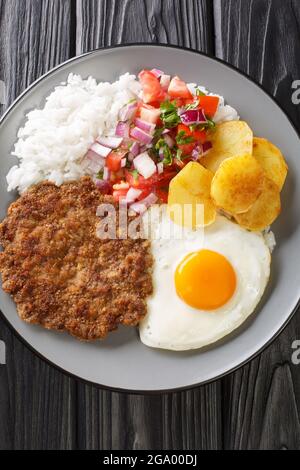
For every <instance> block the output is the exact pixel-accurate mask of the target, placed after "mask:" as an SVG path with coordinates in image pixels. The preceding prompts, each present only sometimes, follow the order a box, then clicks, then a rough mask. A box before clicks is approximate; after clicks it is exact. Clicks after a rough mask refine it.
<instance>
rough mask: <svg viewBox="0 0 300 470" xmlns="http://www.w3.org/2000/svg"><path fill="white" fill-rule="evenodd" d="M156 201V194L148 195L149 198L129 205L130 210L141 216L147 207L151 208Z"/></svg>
mask: <svg viewBox="0 0 300 470" xmlns="http://www.w3.org/2000/svg"><path fill="white" fill-rule="evenodd" d="M157 200H158V197H157V196H156V194H154V193H150V194H149V196H147V197H146V198H145V199H142V200H141V201H139V202H135V203H134V204H131V206H130V209H131V210H133V211H134V212H136V213H137V214H143V213H144V212H146V210H147V209H148V207H150V206H152V204H155V203H156V202H157Z"/></svg>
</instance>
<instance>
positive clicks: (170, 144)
mask: <svg viewBox="0 0 300 470" xmlns="http://www.w3.org/2000/svg"><path fill="white" fill-rule="evenodd" d="M164 141H165V142H166V144H167V146H168V147H169V148H170V149H172V148H173V147H174V145H175V140H174V139H172V137H171V136H169V135H168V134H165V135H164Z"/></svg>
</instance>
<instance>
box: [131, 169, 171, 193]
mask: <svg viewBox="0 0 300 470" xmlns="http://www.w3.org/2000/svg"><path fill="white" fill-rule="evenodd" d="M176 174H177V172H176V171H174V169H172V168H171V169H168V170H165V171H164V172H163V173H161V174H158V173H156V174H155V175H153V176H151V177H150V178H147V179H145V178H144V177H143V176H141V175H136V174H133V173H132V172H130V171H128V170H126V172H125V175H126V181H127V182H128V184H129V185H130V186H132V187H133V188H136V189H142V190H147V189H149V188H150V189H151V188H152V189H154V188H160V187H162V186H165V185H168V183H169V182H170V181H171V179H172V178H174V176H176Z"/></svg>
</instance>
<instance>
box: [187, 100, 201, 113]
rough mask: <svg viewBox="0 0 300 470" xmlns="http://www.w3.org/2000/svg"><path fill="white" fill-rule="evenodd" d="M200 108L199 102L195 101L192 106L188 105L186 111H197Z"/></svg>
mask: <svg viewBox="0 0 300 470" xmlns="http://www.w3.org/2000/svg"><path fill="white" fill-rule="evenodd" d="M198 106H199V101H198V100H196V101H194V103H190V104H188V105H187V106H185V109H186V110H187V111H189V110H190V109H197V108H198Z"/></svg>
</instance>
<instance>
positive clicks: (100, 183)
mask: <svg viewBox="0 0 300 470" xmlns="http://www.w3.org/2000/svg"><path fill="white" fill-rule="evenodd" d="M94 183H95V185H96V187H97V188H98V189H100V191H101V192H102V193H103V194H109V193H110V191H111V184H110V183H109V181H104V180H99V179H97V178H94ZM101 213H102V212H101ZM97 215H98V214H97Z"/></svg>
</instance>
